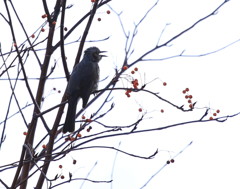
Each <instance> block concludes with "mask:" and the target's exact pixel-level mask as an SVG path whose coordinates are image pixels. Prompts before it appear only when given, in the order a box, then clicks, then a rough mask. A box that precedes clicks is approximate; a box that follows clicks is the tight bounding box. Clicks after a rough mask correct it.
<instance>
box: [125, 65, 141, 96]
mask: <svg viewBox="0 0 240 189" xmlns="http://www.w3.org/2000/svg"><path fill="white" fill-rule="evenodd" d="M122 69H123V70H127V69H128V67H127V66H123V68H122ZM137 71H138V68H137V67H136V68H134V69H133V70H132V71H131V74H135V72H137ZM131 85H132V87H133V88H134V89H138V86H139V82H138V79H134V78H132V80H131ZM131 92H132V89H128V90H126V92H125V95H126V96H127V97H130V93H131Z"/></svg>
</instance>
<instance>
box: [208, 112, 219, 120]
mask: <svg viewBox="0 0 240 189" xmlns="http://www.w3.org/2000/svg"><path fill="white" fill-rule="evenodd" d="M219 113H220V110H216V112H214V113H213V116H215V117H216V116H217V114H219ZM209 119H210V120H213V117H212V116H211V117H210V118H209Z"/></svg>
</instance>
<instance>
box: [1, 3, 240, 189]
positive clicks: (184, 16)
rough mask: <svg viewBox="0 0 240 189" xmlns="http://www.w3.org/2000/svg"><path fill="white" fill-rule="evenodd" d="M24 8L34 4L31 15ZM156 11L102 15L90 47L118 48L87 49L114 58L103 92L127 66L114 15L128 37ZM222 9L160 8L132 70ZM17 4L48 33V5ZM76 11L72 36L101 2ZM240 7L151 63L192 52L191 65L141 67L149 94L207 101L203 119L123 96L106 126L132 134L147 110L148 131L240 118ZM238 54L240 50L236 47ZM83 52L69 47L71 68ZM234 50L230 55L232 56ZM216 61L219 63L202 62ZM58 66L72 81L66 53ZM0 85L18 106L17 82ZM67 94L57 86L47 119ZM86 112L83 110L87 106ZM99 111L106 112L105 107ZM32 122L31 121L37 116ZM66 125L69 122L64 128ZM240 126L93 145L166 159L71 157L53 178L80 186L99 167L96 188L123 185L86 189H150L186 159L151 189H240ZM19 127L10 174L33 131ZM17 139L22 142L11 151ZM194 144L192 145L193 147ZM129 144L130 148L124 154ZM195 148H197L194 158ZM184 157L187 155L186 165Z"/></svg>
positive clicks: (31, 26) (178, 61)
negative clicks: (129, 128)
mask: <svg viewBox="0 0 240 189" xmlns="http://www.w3.org/2000/svg"><path fill="white" fill-rule="evenodd" d="M22 2H24V5H23V3H22ZM155 2H156V1H154V0H148V1H144V0H132V1H117V0H112V2H111V3H110V4H109V5H110V6H111V7H108V6H104V7H102V8H101V9H99V10H98V12H97V14H96V15H95V21H94V22H93V27H92V29H91V30H90V32H89V37H88V40H89V41H90V40H98V39H103V38H105V37H110V38H109V39H108V40H107V41H102V42H93V43H90V42H87V43H86V44H85V48H87V47H89V46H98V47H99V48H100V49H101V50H106V51H108V57H107V58H105V59H104V60H102V61H101V63H100V70H101V79H104V78H106V77H108V79H106V80H104V81H101V82H100V84H99V88H103V87H104V86H105V85H106V84H107V83H108V82H109V81H110V80H111V79H112V76H113V75H114V74H115V71H114V69H115V68H118V69H120V68H121V66H122V62H123V55H124V45H125V40H126V39H125V37H124V33H123V32H122V28H121V25H120V23H119V20H118V17H117V16H116V14H114V11H113V10H115V11H116V12H117V13H120V12H121V11H122V14H121V19H122V22H123V26H124V29H125V31H126V32H132V31H133V29H134V23H138V22H139V20H140V19H141V18H142V16H143V15H144V14H145V13H146V11H147V10H149V8H150V7H151V6H152V5H153V4H154V3H155ZM222 2H223V1H220V0H211V2H210V1H209V0H195V1H193V0H181V1H179V0H160V1H159V2H158V5H157V6H156V7H155V8H154V9H153V10H152V11H151V12H150V13H149V15H148V16H147V17H146V19H145V20H144V22H143V23H142V24H141V26H140V27H139V30H138V34H137V36H136V38H135V40H134V43H133V47H132V49H134V53H133V55H132V56H131V57H130V59H129V63H131V62H133V61H135V60H136V59H137V58H138V57H139V56H140V55H141V54H142V53H143V52H146V51H148V50H150V49H151V48H153V47H154V46H155V45H156V44H157V41H158V40H159V36H160V35H161V32H162V35H161V38H160V40H159V43H158V44H162V43H164V42H166V41H168V40H169V39H170V38H172V37H173V36H175V35H177V34H178V33H180V32H181V31H183V30H184V29H186V28H188V27H189V26H191V25H192V24H193V23H195V22H196V21H198V20H199V19H201V18H203V17H205V16H206V15H208V14H210V13H211V12H212V11H213V10H215V9H216V8H217V7H218V6H219V5H220V4H221V3H222ZM13 3H14V5H16V9H17V11H18V12H19V15H20V17H21V19H22V21H23V23H24V24H25V27H26V28H27V31H28V34H29V35H30V34H31V33H33V32H34V31H35V30H36V28H38V27H39V26H40V25H41V24H42V23H43V20H42V18H41V15H42V14H43V13H44V11H43V8H42V5H41V1H37V2H34V4H35V3H36V5H35V6H33V2H32V1H29V2H28V1H26V0H25V1H21V4H20V3H19V2H13ZM18 3H19V4H18ZM49 3H52V2H49ZM68 3H69V4H73V5H74V6H73V7H72V8H71V9H69V10H67V18H68V19H67V20H66V26H67V27H68V28H71V26H72V25H73V24H74V23H75V21H76V20H78V19H79V18H80V16H81V15H82V14H84V13H85V11H86V10H89V9H90V7H91V2H90V0H84V1H73V0H72V1H68ZM26 5H29V6H30V7H31V15H29V14H30V13H29V11H22V10H21V9H26ZM0 7H1V8H0V10H1V11H0V12H3V13H4V14H5V10H3V9H4V8H3V4H2V3H0ZM239 7H240V1H239V0H230V1H229V2H228V3H226V4H225V5H224V6H223V7H222V8H220V9H219V11H218V12H217V14H215V15H214V16H211V17H210V18H208V19H207V20H205V21H203V22H201V23H200V24H198V25H197V26H196V27H194V28H193V29H191V30H190V31H189V32H188V33H185V34H184V35H182V36H181V37H180V38H178V39H176V40H174V41H172V42H171V43H170V44H169V45H168V47H164V48H162V49H160V50H158V51H156V52H154V53H152V54H150V55H149V56H147V57H146V58H148V59H163V58H169V57H172V56H178V55H180V54H181V53H182V52H184V53H183V55H186V56H188V57H175V58H169V59H166V60H161V61H160V60H158V61H157V60H156V61H144V62H141V63H139V64H137V67H138V69H139V74H138V75H137V76H136V77H138V78H141V79H142V81H145V82H146V83H148V82H151V81H153V82H151V83H150V84H149V85H148V86H147V87H148V88H147V89H149V90H152V91H153V92H159V94H160V96H161V97H163V98H165V99H167V100H169V101H171V102H173V103H176V104H178V105H182V104H184V103H185V104H187V103H186V100H185V99H184V95H183V94H182V90H184V89H185V88H186V87H188V88H189V89H190V93H191V94H192V95H193V100H194V101H197V104H196V107H197V108H198V109H197V110H195V111H193V112H190V113H183V112H180V111H179V110H177V109H176V108H173V107H172V106H170V105H168V104H166V103H164V102H159V101H158V100H156V99H155V98H153V97H152V96H151V95H148V94H145V93H141V94H140V93H136V94H133V95H132V97H131V98H130V99H128V98H127V97H126V96H125V95H124V92H122V93H117V92H116V93H113V97H114V99H113V102H114V103H115V104H116V107H115V108H116V111H115V113H113V114H109V116H107V117H106V119H105V120H103V121H104V123H106V124H108V125H118V124H120V125H121V124H123V125H124V124H130V123H132V120H136V118H138V117H140V116H141V114H140V113H139V112H138V111H135V110H137V109H138V108H139V107H142V108H143V112H147V115H146V119H145V120H144V121H143V122H142V124H141V126H140V128H139V129H147V128H154V127H160V126H167V125H169V124H174V123H179V122H184V121H192V120H196V119H199V118H201V116H202V115H203V114H204V112H205V109H204V108H205V107H210V108H212V110H211V111H210V112H211V113H214V112H215V111H216V110H217V109H220V111H221V112H220V114H219V116H225V115H232V114H234V113H237V112H240V109H239V107H240V106H239V105H240V102H239V96H240V90H239V89H238V86H239V81H240V74H239V61H240V53H239V49H240V43H239V42H237V40H240V25H239V18H240V12H239ZM51 8H52V7H51ZM111 8H113V10H112V9H111ZM107 10H111V14H109V15H108V14H106V11H107ZM98 18H101V21H98V20H97V19H98ZM0 24H1V25H3V19H0ZM6 28H7V26H6V24H5V23H4V32H9V30H8V29H6ZM45 28H46V30H47V28H48V26H45ZM83 28H84V25H83V26H82V27H81V28H79V29H78V30H77V31H78V32H79V33H81V32H82V29H83ZM164 28H165V29H164ZM46 33H47V32H46ZM6 35H7V34H5V33H4V35H1V36H0V42H1V46H2V50H3V52H7V51H8V50H9V43H12V41H11V38H9V41H7V40H5V38H6ZM17 35H18V40H19V43H21V42H22V41H23V40H24V38H22V37H23V34H22V33H20V32H19V33H17ZM46 35H47V34H46ZM78 38H79V34H78V33H77V32H75V33H74V34H73V35H72V36H71V37H69V38H68V39H67V41H66V43H67V42H71V41H73V40H76V39H78ZM56 41H57V40H56ZM232 43H233V44H232ZM229 44H232V45H230V46H228V45H229ZM77 45H78V44H71V45H67V46H66V53H67V58H68V59H67V61H68V63H69V65H73V63H74V59H75V53H76V52H75V50H76V47H77ZM226 46H228V47H227V48H224V49H222V48H223V47H226ZM220 49H222V50H220ZM215 51H218V52H215ZM212 52H215V53H212ZM206 53H210V54H209V55H207V56H201V55H204V54H206ZM53 59H56V60H57V61H58V64H57V68H56V74H55V75H53V76H54V77H63V76H64V73H63V72H62V67H61V59H60V54H59V52H56V53H55V54H54V55H53ZM34 61H36V60H33V64H35V63H34ZM53 62H54V60H52V64H53ZM1 64H2V63H1ZM35 65H36V64H35ZM70 68H71V66H70ZM28 69H29V70H33V69H34V68H32V67H30V66H29V67H28ZM29 70H28V71H29ZM34 71H35V70H34ZM130 72H131V70H129V72H126V73H128V74H130ZM38 76H39V73H38V72H29V77H38ZM4 78H6V77H4ZM124 82H125V81H124V80H123V81H120V82H119V83H120V84H119V86H121V85H122V83H124ZM163 82H167V86H163V85H162V83H163ZM0 83H1V84H0V87H1V90H4V91H5V90H6V92H4V93H1V94H0V97H1V99H6V94H7V96H8V95H9V94H10V92H11V91H10V90H9V86H8V83H7V81H2V80H1V81H0ZM36 83H37V82H36V81H32V82H31V85H32V87H33V89H34V88H36ZM66 84H67V83H66V80H65V79H63V80H53V81H50V82H49V84H48V85H47V88H46V90H45V96H48V95H49V94H51V95H49V97H48V98H47V99H46V100H48V101H47V103H46V102H45V103H44V105H43V109H47V108H49V107H51V106H54V105H56V104H58V103H59V102H60V99H61V95H62V93H61V94H58V93H53V94H52V91H51V89H52V88H53V87H56V88H57V89H58V90H61V91H64V90H65V87H66ZM19 87H20V88H19V89H20V90H19V91H18V94H21V95H22V96H21V97H22V98H20V99H21V104H22V105H24V104H25V103H26V102H27V101H28V102H29V99H28V100H26V99H25V98H26V96H25V95H26V94H25V93H24V92H23V93H20V91H21V90H23V88H24V87H25V85H24V83H23V82H22V83H21V84H19ZM4 101H5V100H4ZM6 102H7V100H6ZM6 102H3V100H1V101H0V104H1V107H4V108H1V109H0V112H1V113H0V114H1V115H0V122H1V121H3V120H4V116H5V115H6V107H7V105H8V104H7V103H6ZM79 103H80V105H81V101H80V102H79ZM96 103H101V102H100V101H99V102H98V101H97V102H96ZM161 109H164V110H165V112H164V113H160V110H161ZM15 111H16V110H15ZM15 111H14V109H13V110H11V112H12V113H14V112H15ZM92 111H94V107H93V108H90V109H89V110H87V111H86V115H88V116H90V115H91V113H92ZM30 112H31V111H30ZM55 113H56V112H55ZM10 115H11V114H10ZM54 115H56V114H54V112H53V114H51V115H49V116H48V115H46V117H47V118H48V119H49V120H52V116H54ZM28 116H29V117H28V119H29V121H30V119H31V113H29V115H28ZM19 120H21V119H20V118H19V119H15V120H13V121H12V122H10V123H11V124H12V125H17V126H18V124H19V122H20V121H19ZM18 121H19V122H18ZM63 122H64V117H63V119H62V121H61V123H63ZM50 123H51V122H50ZM239 123H240V121H239V116H238V117H235V118H230V119H229V120H228V121H226V122H223V123H217V122H208V123H196V124H188V125H183V126H179V127H177V128H170V129H166V130H161V131H157V132H148V133H141V134H135V135H128V136H120V137H116V138H114V139H105V140H101V141H96V142H93V143H92V144H91V145H107V146H114V147H116V148H117V147H119V148H120V149H121V150H124V151H126V152H130V153H133V154H136V155H139V156H149V155H151V154H153V153H154V152H155V151H156V150H157V149H158V154H157V155H156V157H155V158H153V159H151V160H144V159H139V158H134V157H129V156H127V155H125V154H121V153H117V154H116V151H111V150H106V149H105V150H104V149H97V150H91V151H90V150H83V151H81V152H80V151H77V152H74V153H71V154H70V155H67V156H66V158H64V159H63V160H61V161H60V162H57V163H54V164H53V165H52V167H51V170H50V171H51V175H53V176H54V175H56V174H60V173H63V174H64V175H66V177H67V176H68V172H72V173H73V176H75V177H82V178H84V177H86V176H87V174H88V172H89V171H90V170H91V168H92V167H94V164H95V162H97V165H96V166H95V167H94V168H93V170H92V171H91V174H90V176H89V177H88V178H89V179H93V180H111V179H113V180H114V182H113V184H112V185H111V184H96V183H91V182H85V183H84V185H83V187H82V188H87V189H94V188H98V189H101V188H102V189H106V188H109V189H110V188H111V187H112V189H122V188H131V189H138V188H141V187H143V186H144V184H146V183H147V181H148V180H149V179H150V178H151V177H152V175H154V174H155V173H157V172H158V171H159V170H160V169H161V168H162V167H164V166H165V163H166V161H167V160H169V159H172V158H174V157H175V156H176V155H177V157H176V158H174V160H175V162H174V163H171V164H169V165H168V166H166V167H164V168H163V169H162V170H161V171H160V172H159V173H158V174H156V176H154V177H153V178H152V179H151V180H150V182H149V183H148V184H147V185H146V187H145V188H147V189H155V188H164V189H172V188H184V189H192V188H194V189H200V188H201V189H202V188H231V189H235V188H236V189H237V188H240V183H239V176H238V175H239V170H240V163H239V159H240V150H239V144H240V137H239V131H240V129H239ZM2 125H3V124H1V126H2ZM9 127H10V126H9ZM12 127H13V126H11V129H8V130H7V134H8V135H7V139H6V144H8V145H3V148H2V149H1V151H0V153H1V154H0V162H4V164H6V163H10V162H12V161H16V160H18V159H16V157H18V156H19V153H20V151H21V147H22V146H21V144H22V141H23V139H24V136H20V135H21V133H22V132H23V131H24V130H25V128H24V127H23V126H19V127H17V128H15V127H14V128H12ZM12 129H14V132H12ZM96 130H97V128H96ZM85 135H87V133H85ZM19 136H20V137H19ZM40 137H42V136H39V137H37V138H36V140H37V139H39V138H40ZM13 138H14V139H16V140H19V141H20V142H16V143H15V142H12V143H9V141H10V140H12V139H13ZM190 142H192V144H191V145H188V144H189V143H190ZM119 143H121V144H120V145H119ZM185 147H187V148H186V149H185ZM10 149H11V150H10ZM183 149H184V151H183V152H182V153H181V154H179V155H178V153H179V152H180V151H181V150H183ZM72 158H74V159H77V162H78V164H77V165H72ZM60 163H61V164H63V166H64V169H63V170H62V171H60V170H59V169H58V165H59V164H60ZM1 165H2V163H1ZM111 174H113V175H111ZM10 175H13V174H12V173H11V174H7V173H5V172H1V173H0V177H1V179H3V180H7V177H9V178H10V180H9V183H10V182H11V180H12V178H11V176H10ZM9 183H8V184H9ZM81 184H82V183H81V182H78V181H75V182H72V183H70V184H64V185H62V186H61V187H60V188H63V189H64V188H67V187H71V188H80V186H81ZM32 185H34V181H31V182H30V184H29V188H30V187H32ZM0 186H1V185H0ZM2 188H4V187H2Z"/></svg>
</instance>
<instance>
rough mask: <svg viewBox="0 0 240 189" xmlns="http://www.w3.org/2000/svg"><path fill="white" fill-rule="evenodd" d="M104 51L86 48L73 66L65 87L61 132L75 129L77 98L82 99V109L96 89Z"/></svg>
mask: <svg viewBox="0 0 240 189" xmlns="http://www.w3.org/2000/svg"><path fill="white" fill-rule="evenodd" d="M104 52H106V51H100V50H99V49H98V48H97V47H90V48H88V49H86V50H85V51H84V56H83V59H82V61H80V63H78V64H77V65H76V66H75V67H74V68H73V71H72V74H71V76H70V78H69V81H68V85H67V89H66V94H67V98H68V110H67V115H66V119H65V123H64V126H63V133H66V132H73V131H74V130H75V116H76V109H77V104H78V100H79V99H80V98H81V99H82V108H83V109H84V108H85V107H86V105H87V103H88V99H89V97H90V95H91V93H93V92H94V91H95V90H97V88H98V82H99V66H98V63H99V61H100V60H101V59H102V57H106V55H101V53H104Z"/></svg>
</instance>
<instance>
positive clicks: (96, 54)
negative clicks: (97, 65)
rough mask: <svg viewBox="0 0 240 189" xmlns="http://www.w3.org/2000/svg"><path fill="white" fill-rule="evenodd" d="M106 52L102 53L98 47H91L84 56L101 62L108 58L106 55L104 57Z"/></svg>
mask: <svg viewBox="0 0 240 189" xmlns="http://www.w3.org/2000/svg"><path fill="white" fill-rule="evenodd" d="M104 52H106V51H100V50H99V49H98V48H97V47H90V48H88V49H86V50H85V51H84V53H85V54H84V56H87V58H89V59H90V60H91V61H93V62H99V61H100V60H101V59H102V57H106V55H102V54H101V53H104Z"/></svg>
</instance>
